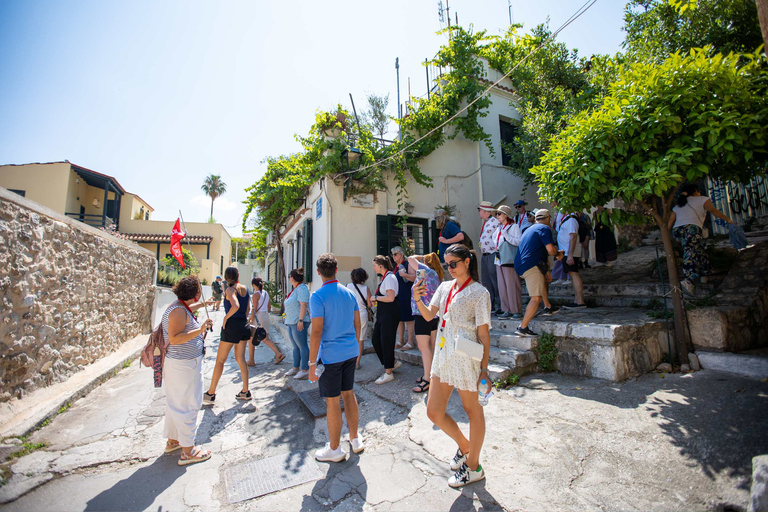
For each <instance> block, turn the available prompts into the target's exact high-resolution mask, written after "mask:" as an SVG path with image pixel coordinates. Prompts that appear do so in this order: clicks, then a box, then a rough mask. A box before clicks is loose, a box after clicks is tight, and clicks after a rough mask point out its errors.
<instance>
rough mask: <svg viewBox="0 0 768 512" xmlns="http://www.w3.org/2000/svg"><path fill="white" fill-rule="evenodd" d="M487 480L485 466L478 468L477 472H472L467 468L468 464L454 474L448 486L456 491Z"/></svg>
mask: <svg viewBox="0 0 768 512" xmlns="http://www.w3.org/2000/svg"><path fill="white" fill-rule="evenodd" d="M484 478H485V471H483V466H478V467H477V471H472V470H471V469H469V467H468V466H467V464H466V462H465V463H464V464H462V465H461V467H460V468H459V469H458V471H456V473H454V475H453V476H452V477H451V478H449V479H448V485H450V486H451V487H453V488H454V489H456V488H459V487H464V486H465V485H467V484H471V483H474V482H479V481H480V480H483V479H484Z"/></svg>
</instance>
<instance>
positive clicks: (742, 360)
mask: <svg viewBox="0 0 768 512" xmlns="http://www.w3.org/2000/svg"><path fill="white" fill-rule="evenodd" d="M696 355H697V356H699V363H700V364H701V367H702V368H704V369H705V370H716V371H720V372H728V373H733V374H736V375H742V376H744V377H750V378H753V379H766V378H768V356H765V355H752V354H735V353H733V352H706V351H703V350H698V351H696Z"/></svg>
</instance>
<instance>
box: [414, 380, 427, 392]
mask: <svg viewBox="0 0 768 512" xmlns="http://www.w3.org/2000/svg"><path fill="white" fill-rule="evenodd" d="M427 390H429V381H428V380H424V379H422V380H421V384H419V385H418V386H416V387H415V388H413V392H414V393H423V392H425V391H427Z"/></svg>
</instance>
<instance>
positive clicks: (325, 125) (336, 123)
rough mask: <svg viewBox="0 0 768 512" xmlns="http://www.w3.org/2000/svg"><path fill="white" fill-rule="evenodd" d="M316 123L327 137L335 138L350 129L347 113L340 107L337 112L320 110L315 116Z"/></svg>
mask: <svg viewBox="0 0 768 512" xmlns="http://www.w3.org/2000/svg"><path fill="white" fill-rule="evenodd" d="M315 124H316V125H317V129H318V131H320V132H322V133H323V134H324V135H325V137H326V138H330V139H335V138H337V137H339V136H340V135H341V133H342V132H346V131H348V127H349V126H348V124H349V122H348V117H347V113H346V112H345V111H344V109H342V108H341V107H339V108H338V109H337V110H336V112H335V113H331V112H320V113H318V114H317V116H315Z"/></svg>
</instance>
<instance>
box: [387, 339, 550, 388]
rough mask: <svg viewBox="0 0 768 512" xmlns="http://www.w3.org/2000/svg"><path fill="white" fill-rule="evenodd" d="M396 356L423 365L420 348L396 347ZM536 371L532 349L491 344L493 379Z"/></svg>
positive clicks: (490, 358) (489, 366)
mask: <svg viewBox="0 0 768 512" xmlns="http://www.w3.org/2000/svg"><path fill="white" fill-rule="evenodd" d="M395 358H397V359H399V360H401V361H405V362H406V363H410V364H413V365H417V366H421V364H422V362H421V352H419V350H418V349H411V350H403V349H399V348H398V349H395ZM534 371H536V354H534V353H533V352H532V351H530V350H519V349H515V348H499V347H495V346H491V353H490V355H489V363H488V373H489V374H490V377H491V379H492V380H494V381H496V380H499V379H506V378H507V377H509V376H510V375H512V374H513V373H515V374H517V375H520V376H523V375H527V374H529V373H532V372H534Z"/></svg>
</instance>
